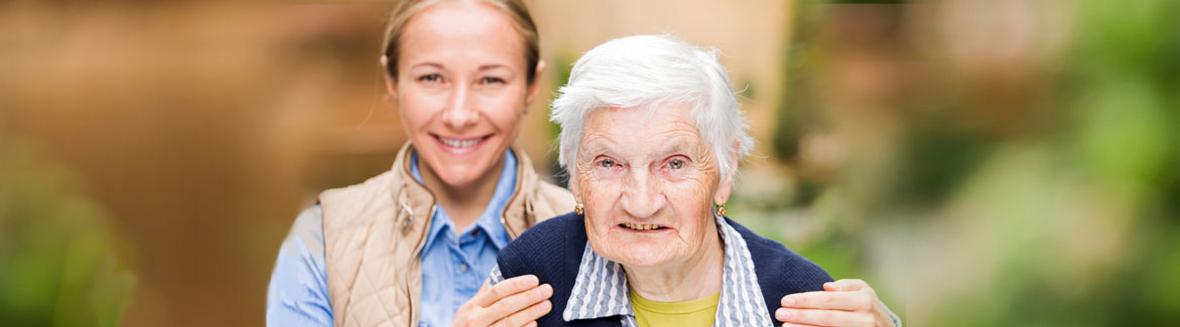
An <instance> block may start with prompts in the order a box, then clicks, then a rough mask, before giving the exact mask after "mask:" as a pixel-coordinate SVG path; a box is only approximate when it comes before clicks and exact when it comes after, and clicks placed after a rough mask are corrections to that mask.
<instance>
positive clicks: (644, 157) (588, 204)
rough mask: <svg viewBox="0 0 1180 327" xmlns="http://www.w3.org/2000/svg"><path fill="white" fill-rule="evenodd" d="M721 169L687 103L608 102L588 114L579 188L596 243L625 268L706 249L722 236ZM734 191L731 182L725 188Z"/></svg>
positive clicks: (601, 252)
mask: <svg viewBox="0 0 1180 327" xmlns="http://www.w3.org/2000/svg"><path fill="white" fill-rule="evenodd" d="M718 181H719V171H718V168H717V165H716V163H715V159H714V156H713V155H712V153H711V152H710V148H709V146H708V145H707V144H706V143H705V142H704V140H703V139H702V138H701V135H700V132H699V130H698V129H697V127H696V123H695V120H694V119H693V117H692V114H691V107H689V106H687V105H668V106H665V107H661V108H658V109H656V110H655V111H652V110H647V109H634V108H622V109H620V108H603V109H599V110H594V111H591V113H590V114H588V115H587V117H586V123H585V131H584V133H583V136H582V140H581V145H580V147H579V150H578V153H577V178H576V179H575V180H574V183H571V187H573V188H574V194H575V195H577V196H578V197H579V200H581V201H582V202H583V203H584V205H585V210H586V211H585V215H586V230H587V234H588V237H589V241H590V246H591V247H593V248H594V250H595V251H596V252H597V253H598V254H599V255H602V256H604V257H606V258H608V259H610V260H612V261H615V262H619V263H621V264H623V265H625V266H644V267H658V266H661V265H665V264H676V263H680V262H684V261H686V260H690V259H692V258H693V257H694V256H698V255H703V253H704V250H705V249H704V246H705V244H706V242H705V240H706V239H707V238H708V237H710V236H709V235H712V236H713V237H716V235H717V229H716V228H717V227H716V225H715V223H714V222H713V218H712V208H711V205H712V201H713V198H714V196H715V192H717V190H718V187H719V186H718ZM725 190H726V192H728V187H726V188H725Z"/></svg>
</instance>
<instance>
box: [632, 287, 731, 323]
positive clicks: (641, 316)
mask: <svg viewBox="0 0 1180 327" xmlns="http://www.w3.org/2000/svg"><path fill="white" fill-rule="evenodd" d="M720 302H721V292H717V293H715V294H713V295H710V296H706V297H703V298H699V299H696V300H688V301H680V302H659V301H652V300H648V299H645V298H643V297H642V296H639V293H635V291H634V290H632V291H631V308H633V309H635V321H636V322H638V323H639V327H656V326H675V327H694V326H702V327H708V326H713V320H714V319H716V318H717V304H718V303H720Z"/></svg>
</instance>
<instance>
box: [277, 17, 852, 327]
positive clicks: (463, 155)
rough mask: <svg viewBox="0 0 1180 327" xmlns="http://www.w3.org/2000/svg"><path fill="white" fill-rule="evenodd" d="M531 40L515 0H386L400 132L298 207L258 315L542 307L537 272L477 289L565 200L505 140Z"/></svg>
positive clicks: (413, 320) (530, 59)
mask: <svg viewBox="0 0 1180 327" xmlns="http://www.w3.org/2000/svg"><path fill="white" fill-rule="evenodd" d="M537 39H538V35H537V28H536V25H535V24H534V23H533V20H532V18H531V17H530V16H529V13H528V10H527V9H526V8H525V6H524V4H523V3H522V2H521V1H519V0H410V1H403V2H402V3H401V4H399V5H398V6H397V8H396V9H395V10H394V12H393V13H392V14H391V16H390V20H389V26H388V30H387V34H386V40H385V42H386V46H385V52H384V56H382V59H381V63H382V64H383V65H384V67H385V70H386V72H387V74H386V85H387V87H388V92H389V94H390V95H391V97H392V98H393V99H395V100H396V101H397V107H398V110H399V112H400V114H401V117H402V123H403V125H404V130H405V131H406V133H407V136H408V138H409V142H408V143H407V144H406V145H405V146H404V147H403V148H402V149H401V151H400V152H398V155H397V157H396V159H395V160H394V163H393V166H392V167H391V169H390V170H389V171H387V172H385V173H382V174H380V175H378V176H376V177H373V178H371V179H369V180H368V181H365V182H364V183H361V184H358V185H353V186H349V187H345V188H341V189H334V190H329V191H326V192H324V193H322V194H321V195H320V197H319V203H318V204H317V205H315V206H313V207H311V208H308V209H307V210H304V211H303V213H301V214H300V215H299V217H298V218H296V220H295V223H294V226H293V227H292V229H291V232H290V234H289V235H288V237H287V239H286V240H285V241H284V243H283V246H282V248H281V249H280V250H279V255H278V259H277V261H276V264H275V269H274V272H273V274H272V276H271V281H270V287H269V290H268V296H267V324H268V325H272V326H332V325H337V326H414V325H418V326H448V325H452V323H453V324H455V325H470V326H487V325H492V324H501V325H508V326H523V325H527V324H530V323H533V321H534V320H536V319H537V318H538V317H540V316H542V315H544V314H546V313H548V312H549V310H550V308H551V303H550V302H549V301H548V299H549V298H550V297H551V296H552V292H553V289H552V287H550V286H549V285H538V282H537V278H536V277H535V276H520V277H517V278H513V279H509V280H505V281H503V282H501V283H499V284H497V285H496V286H495V287H486V286H485V287H483V288H482V289H481V286H482V285H484V281H485V280H486V279H487V276H488V273H489V272H490V271H491V269H492V267H493V266H494V265H495V260H496V254H497V252H498V251H499V250H500V249H501V248H503V247H505V246H506V244H507V243H508V242H509V241H510V240H511V239H514V238H515V237H516V236H518V235H520V233H522V232H523V231H524V230H525V229H528V228H529V227H531V226H533V225H535V224H536V223H537V222H538V221H540V220H544V219H548V218H550V217H553V216H557V215H559V214H563V213H566V212H570V211H572V210H573V209H574V201H573V197H572V196H571V195H570V193H569V192H568V191H566V190H565V189H563V188H561V187H558V186H555V185H552V184H549V183H546V182H544V181H543V180H541V179H540V178H539V177H538V176H537V174H536V172H534V171H533V169H532V164H531V163H530V162H529V158H528V157H527V156H526V155H525V154H524V153H523V152H520V151H515V150H513V149H512V144H513V142H514V141H515V139H516V136H517V135H518V134H519V128H520V126H519V125H520V121H521V117H522V116H523V115H524V114H525V112H526V111H527V107H528V105H529V104H530V103H532V101H533V100H534V99H535V97H536V94H537V91H538V88H539V86H538V84H537V76H539V75H540V74H541V72H542V71H543V70H544V63H542V62H541V60H540V54H539V48H538V41H537ZM866 288H867V286H866ZM869 291H871V289H869ZM874 300H875V297H874Z"/></svg>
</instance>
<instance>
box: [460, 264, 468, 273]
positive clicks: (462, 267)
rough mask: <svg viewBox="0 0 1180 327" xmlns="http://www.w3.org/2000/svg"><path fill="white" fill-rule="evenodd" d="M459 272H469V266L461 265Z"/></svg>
mask: <svg viewBox="0 0 1180 327" xmlns="http://www.w3.org/2000/svg"><path fill="white" fill-rule="evenodd" d="M459 272H467V265H459Z"/></svg>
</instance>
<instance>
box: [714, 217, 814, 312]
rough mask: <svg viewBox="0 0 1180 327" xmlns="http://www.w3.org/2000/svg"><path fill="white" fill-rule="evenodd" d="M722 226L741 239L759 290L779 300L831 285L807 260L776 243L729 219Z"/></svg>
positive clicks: (812, 263)
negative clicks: (748, 252) (770, 290)
mask: <svg viewBox="0 0 1180 327" xmlns="http://www.w3.org/2000/svg"><path fill="white" fill-rule="evenodd" d="M726 222H727V223H729V225H730V226H733V228H734V229H735V230H737V231H738V233H739V234H741V235H742V238H743V239H745V241H746V246H747V247H748V248H749V250H750V256H751V257H752V258H753V261H754V269H755V272H756V274H757V275H758V282H759V284H762V286H763V288H767V287H769V288H771V289H773V290H776V291H777V292H775V294H777V295H778V296H782V295H786V294H791V293H799V292H810V291H819V290H822V289H823V283H826V282H830V281H832V277H831V276H829V275H828V272H827V271H825V270H824V269H823V268H821V267H820V266H819V265H817V264H815V263H814V262H811V260H808V259H807V258H805V257H803V256H801V255H799V254H797V253H795V252H794V251H791V250H790V249H788V248H787V247H785V246H783V245H782V244H779V243H778V242H775V241H773V240H769V239H766V238H764V237H761V236H759V235H758V234H755V233H754V232H752V231H750V230H749V229H748V228H746V227H745V226H742V225H741V224H738V223H737V222H734V221H733V220H730V219H729V218H726ZM764 291H768V290H765V289H764Z"/></svg>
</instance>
